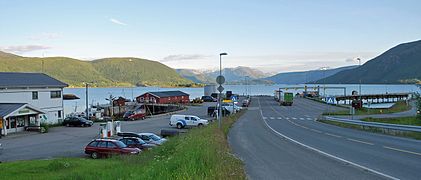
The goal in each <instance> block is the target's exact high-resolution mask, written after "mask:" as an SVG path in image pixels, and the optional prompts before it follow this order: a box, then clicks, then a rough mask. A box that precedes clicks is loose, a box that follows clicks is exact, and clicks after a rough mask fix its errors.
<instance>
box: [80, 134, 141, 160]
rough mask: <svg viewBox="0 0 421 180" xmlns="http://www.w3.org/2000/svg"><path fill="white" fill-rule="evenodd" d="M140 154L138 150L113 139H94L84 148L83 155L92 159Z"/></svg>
mask: <svg viewBox="0 0 421 180" xmlns="http://www.w3.org/2000/svg"><path fill="white" fill-rule="evenodd" d="M140 152H141V150H140V149H139V148H129V147H127V146H126V145H125V144H124V143H123V142H121V141H117V140H113V139H95V140H93V141H91V142H90V143H89V144H88V145H86V147H85V154H89V155H90V156H91V157H92V158H93V159H96V158H98V157H102V156H105V157H108V156H111V155H122V154H128V155H130V154H132V155H134V154H139V153H140Z"/></svg>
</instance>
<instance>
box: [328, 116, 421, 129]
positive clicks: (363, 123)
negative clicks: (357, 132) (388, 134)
mask: <svg viewBox="0 0 421 180" xmlns="http://www.w3.org/2000/svg"><path fill="white" fill-rule="evenodd" d="M322 119H324V120H329V121H336V122H342V123H347V124H354V125H360V126H366V127H374V128H383V129H392V130H398V131H412V132H421V126H411V125H400V124H388V123H378V122H367V121H361V120H351V119H343V118H337V117H330V116H324V117H323V118H322Z"/></svg>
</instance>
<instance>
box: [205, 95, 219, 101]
mask: <svg viewBox="0 0 421 180" xmlns="http://www.w3.org/2000/svg"><path fill="white" fill-rule="evenodd" d="M202 101H203V102H216V101H217V99H216V98H214V97H212V96H202Z"/></svg>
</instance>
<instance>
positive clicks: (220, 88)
mask: <svg viewBox="0 0 421 180" xmlns="http://www.w3.org/2000/svg"><path fill="white" fill-rule="evenodd" d="M216 82H217V83H218V84H219V87H218V88H217V89H218V91H219V96H218V105H219V107H218V127H219V128H221V120H222V99H221V98H222V91H224V87H222V84H224V83H225V77H224V76H222V75H219V76H218V77H216Z"/></svg>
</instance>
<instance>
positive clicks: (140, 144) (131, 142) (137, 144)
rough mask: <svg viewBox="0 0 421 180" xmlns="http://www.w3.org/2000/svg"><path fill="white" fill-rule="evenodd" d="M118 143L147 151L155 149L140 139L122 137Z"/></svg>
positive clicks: (153, 145) (152, 145)
mask: <svg viewBox="0 0 421 180" xmlns="http://www.w3.org/2000/svg"><path fill="white" fill-rule="evenodd" d="M119 141H121V142H123V143H124V144H125V145H127V147H131V148H139V149H141V150H149V149H152V148H154V147H156V145H155V144H148V143H146V142H145V141H143V140H142V139H140V138H137V137H123V138H120V139H119Z"/></svg>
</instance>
